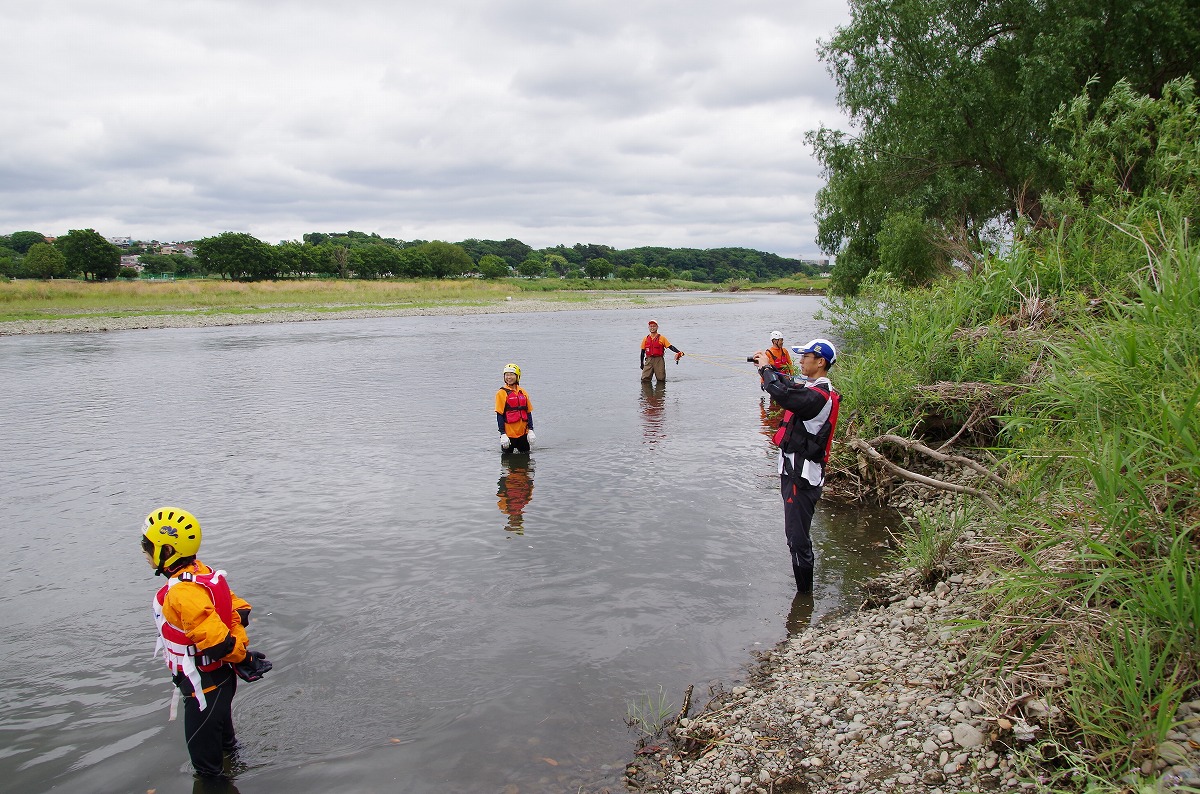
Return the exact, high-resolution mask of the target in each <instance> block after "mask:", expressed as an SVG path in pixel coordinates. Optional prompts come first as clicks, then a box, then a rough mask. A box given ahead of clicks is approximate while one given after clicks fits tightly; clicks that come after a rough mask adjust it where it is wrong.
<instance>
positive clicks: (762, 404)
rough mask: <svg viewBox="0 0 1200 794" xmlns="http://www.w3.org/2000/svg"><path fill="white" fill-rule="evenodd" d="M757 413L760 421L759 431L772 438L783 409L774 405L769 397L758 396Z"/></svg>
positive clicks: (777, 427) (781, 417)
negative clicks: (760, 427)
mask: <svg viewBox="0 0 1200 794" xmlns="http://www.w3.org/2000/svg"><path fill="white" fill-rule="evenodd" d="M758 413H759V421H760V422H761V423H762V429H761V430H760V431H759V432H760V433H762V434H763V435H764V436H766V437H767V438H774V437H775V431H776V430H778V429H779V421H780V420H781V419H783V409H782V408H780V407H779V406H778V405H776V404H775V401H774V400H773V399H771V398H770V397H760V398H758Z"/></svg>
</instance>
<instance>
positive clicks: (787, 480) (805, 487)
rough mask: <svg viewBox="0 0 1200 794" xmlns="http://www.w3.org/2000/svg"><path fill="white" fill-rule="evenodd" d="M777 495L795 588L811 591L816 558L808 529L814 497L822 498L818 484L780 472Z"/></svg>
mask: <svg viewBox="0 0 1200 794" xmlns="http://www.w3.org/2000/svg"><path fill="white" fill-rule="evenodd" d="M779 495H780V496H782V497H783V532H784V534H785V535H786V536H787V544H788V551H790V552H791V553H792V573H793V574H795V576H796V587H797V589H799V590H801V591H802V592H807V591H809V590H812V578H813V568H814V567H815V565H816V561H817V560H816V556H815V555H814V554H813V545H812V535H811V534H810V530H811V528H812V520H813V513H815V512H816V509H817V500H819V499H820V498H821V487H820V486H819V485H818V486H813V485H810V484H809V483H808V481H807V480H805V479H803V478H800V477H792V476H789V475H787V474H781V475H780V476H779Z"/></svg>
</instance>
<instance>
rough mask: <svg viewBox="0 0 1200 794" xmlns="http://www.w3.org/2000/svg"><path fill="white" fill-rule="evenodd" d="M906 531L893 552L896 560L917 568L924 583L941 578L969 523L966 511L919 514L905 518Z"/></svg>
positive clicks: (930, 582)
mask: <svg viewBox="0 0 1200 794" xmlns="http://www.w3.org/2000/svg"><path fill="white" fill-rule="evenodd" d="M905 523H906V532H905V535H904V536H903V537H902V538H901V543H900V546H899V549H898V552H897V554H896V561H897V563H898V564H899V565H900V566H902V567H903V568H909V569H911V570H914V571H916V572H917V575H918V576H919V577H920V578H921V580H922V581H923V582H925V583H926V584H927V585H932V584H934V583H935V582H936V581H939V580H941V579H942V578H943V576H942V574H943V573H945V571H946V563H947V558H948V557H949V555H950V553H951V550H952V549H953V547H954V543H955V541H957V540H958V538H959V536H960V535H962V533H963V531H964V530H965V529H966V528H967V526H968V525H969V523H970V519H969V517H968V515H967V513H965V512H963V511H956V512H952V513H946V512H943V513H936V514H921V515H918V516H916V518H915V519H913V520H911V521H906V522H905Z"/></svg>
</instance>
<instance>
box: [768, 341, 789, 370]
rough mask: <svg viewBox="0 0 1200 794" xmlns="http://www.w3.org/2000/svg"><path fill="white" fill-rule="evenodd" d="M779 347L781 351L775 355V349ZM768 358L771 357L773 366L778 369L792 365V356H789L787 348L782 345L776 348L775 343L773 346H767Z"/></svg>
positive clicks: (785, 368) (784, 368)
mask: <svg viewBox="0 0 1200 794" xmlns="http://www.w3.org/2000/svg"><path fill="white" fill-rule="evenodd" d="M777 349H778V351H779V355H778V356H776V355H775V351H776V350H777ZM767 358H768V359H770V361H771V366H772V367H774V368H775V369H777V370H781V371H783V370H787V369H788V368H790V367H791V366H792V357H791V356H789V355H788V352H787V350H786V349H785V348H782V347H781V348H776V347H775V346H774V345H772V346H771V347H769V348H767Z"/></svg>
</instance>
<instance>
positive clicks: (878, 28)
mask: <svg viewBox="0 0 1200 794" xmlns="http://www.w3.org/2000/svg"><path fill="white" fill-rule="evenodd" d="M821 56H822V58H823V59H824V60H825V61H826V63H828V64H829V67H830V70H831V71H832V72H833V75H834V78H835V80H836V81H837V83H838V87H839V104H840V105H841V107H842V108H843V109H844V110H845V111H846V112H847V113H848V114H849V115H850V117H851V119H852V121H853V122H854V125H855V128H856V130H857V132H856V133H854V134H848V133H843V132H840V131H837V130H831V129H827V128H822V129H820V130H817V131H814V132H812V133H810V134H809V137H808V140H809V144H810V145H811V146H812V148H813V150H814V152H815V153H816V155H817V157H818V159H819V160H820V161H821V163H822V165H823V166H824V169H825V175H826V176H827V178H828V182H827V184H826V186H825V187H824V188H822V189H821V191H820V192H819V194H818V197H817V220H818V237H817V240H818V244H819V245H820V246H821V248H822V250H824V251H825V252H826V253H829V254H837V255H838V261H837V265H836V267H835V269H834V275H835V286H836V288H838V289H839V290H842V291H844V292H847V293H852V292H853V291H854V290H855V289H856V287H857V284H858V282H859V281H860V280H861V279H862V278H863V277H865V275H866V274H867V273H869V272H870V271H871V270H873V269H875V268H876V267H878V266H880V264H881V260H880V255H881V251H880V250H879V248H878V247H877V245H876V243H875V239H876V236H877V235H879V234H880V233H881V232H882V231H883V229H884V224H885V223H886V222H888V219H889V218H891V217H893V216H895V215H896V214H898V213H899V214H902V215H912V216H915V217H923V218H925V219H927V222H928V225H927V229H928V231H929V232H930V233H931V234H933V235H934V236H935V237H936V238H940V239H935V240H934V245H935V247H936V248H939V249H941V250H945V251H953V252H954V256H955V258H957V259H958V260H959V262H960V263H961V264H964V265H965V266H966V267H967V268H968V269H971V268H972V267H973V265H974V257H975V256H978V255H981V254H983V253H985V251H986V250H988V248H989V246H990V245H991V244H992V243H993V242H994V240H995V236H996V234H997V232H999V231H1002V229H1003V225H1004V224H1013V223H1016V222H1017V221H1018V220H1020V219H1022V218H1028V219H1029V220H1032V221H1035V222H1036V221H1038V220H1039V219H1040V215H1041V207H1042V200H1043V198H1044V197H1046V196H1047V195H1053V194H1056V193H1057V192H1058V190H1059V188H1060V187H1061V185H1062V184H1063V181H1062V180H1063V176H1062V174H1061V173H1060V167H1061V165H1062V163H1061V162H1060V161H1058V160H1057V159H1056V158H1055V157H1054V156H1053V154H1052V151H1051V149H1050V148H1049V147H1048V146H1047V144H1048V143H1049V142H1050V141H1051V139H1052V138H1053V132H1052V125H1053V121H1052V119H1053V117H1054V114H1055V112H1056V111H1057V110H1058V109H1059V107H1060V106H1061V105H1062V104H1063V103H1066V102H1069V101H1070V100H1071V99H1072V98H1073V97H1076V96H1077V95H1078V94H1079V93H1080V91H1081V90H1083V88H1084V86H1085V84H1088V85H1090V87H1091V92H1092V93H1093V94H1094V95H1098V96H1103V95H1106V94H1107V93H1108V92H1109V91H1110V89H1112V87H1113V86H1114V85H1116V84H1117V82H1118V81H1119V80H1122V79H1123V80H1125V81H1126V82H1127V84H1128V85H1129V86H1132V90H1135V91H1142V92H1145V93H1147V94H1149V95H1151V96H1156V95H1159V94H1160V93H1162V91H1163V89H1164V86H1165V84H1166V83H1167V82H1168V81H1170V80H1172V79H1174V78H1178V77H1182V76H1185V75H1189V74H1190V75H1192V76H1193V77H1194V76H1196V75H1197V74H1200V12H1198V11H1197V6H1196V5H1195V3H1193V2H1191V0H1159V2H1155V3H1144V4H1134V5H1127V6H1121V7H1120V9H1119V10H1117V9H1116V8H1115V7H1113V6H1110V5H1104V4H1095V3H1084V2H1080V1H1079V0H1049V1H1048V2H1045V3H1023V2H1008V1H1007V0H985V2H981V3H974V4H962V3H958V2H956V1H955V0H853V2H852V3H851V21H850V22H849V23H848V24H847V25H845V26H843V27H841V28H839V29H838V31H837V33H836V35H835V36H834V37H833V38H832V39H831V40H830V41H828V42H825V43H824V44H823V45H822V49H821ZM1089 80H1090V81H1091V82H1090V83H1089ZM1130 129H1132V128H1130ZM998 224H1000V225H998ZM843 268H847V269H848V272H846V273H841V274H840V273H838V271H839V270H842V269H843ZM905 280H906V281H911V282H912V283H919V282H920V281H921V279H920V278H913V279H905Z"/></svg>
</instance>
